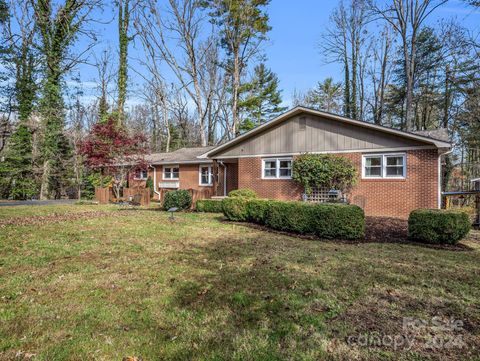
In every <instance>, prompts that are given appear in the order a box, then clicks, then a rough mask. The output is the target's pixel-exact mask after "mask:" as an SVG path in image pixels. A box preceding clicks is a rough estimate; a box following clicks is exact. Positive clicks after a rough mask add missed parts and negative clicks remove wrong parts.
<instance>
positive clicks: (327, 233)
mask: <svg viewBox="0 0 480 361" xmlns="http://www.w3.org/2000/svg"><path fill="white" fill-rule="evenodd" d="M311 221H312V225H311V227H312V229H313V233H314V234H316V235H317V236H319V237H322V238H338V239H362V238H364V237H365V213H364V212H363V209H362V208H360V207H359V206H356V205H348V204H340V203H323V204H316V205H315V206H314V207H313V209H312V213H311Z"/></svg>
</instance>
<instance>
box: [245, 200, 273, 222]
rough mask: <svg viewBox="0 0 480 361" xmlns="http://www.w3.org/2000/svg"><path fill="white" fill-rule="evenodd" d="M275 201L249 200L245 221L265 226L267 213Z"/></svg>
mask: <svg viewBox="0 0 480 361" xmlns="http://www.w3.org/2000/svg"><path fill="white" fill-rule="evenodd" d="M274 202H276V201H272V200H270V199H249V200H248V202H247V220H248V221H250V222H255V223H259V224H265V221H266V217H267V212H268V210H269V208H270V206H271V205H272V204H273V203H274Z"/></svg>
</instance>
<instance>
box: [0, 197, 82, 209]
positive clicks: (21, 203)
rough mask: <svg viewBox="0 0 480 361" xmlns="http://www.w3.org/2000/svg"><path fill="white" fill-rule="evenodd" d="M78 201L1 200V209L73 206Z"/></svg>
mask: <svg viewBox="0 0 480 361" xmlns="http://www.w3.org/2000/svg"><path fill="white" fill-rule="evenodd" d="M76 201H77V200H76V199H49V200H45V201H39V200H29V201H9V200H0V207H5V206H48V205H55V204H73V203H75V202H76Z"/></svg>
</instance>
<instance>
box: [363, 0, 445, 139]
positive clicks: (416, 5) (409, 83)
mask: <svg viewBox="0 0 480 361" xmlns="http://www.w3.org/2000/svg"><path fill="white" fill-rule="evenodd" d="M447 1H448V0H391V2H390V4H388V5H387V6H386V7H380V6H378V5H377V4H376V3H375V2H374V1H371V2H370V4H371V8H372V10H373V11H374V13H375V14H377V15H378V16H380V17H382V18H383V19H384V20H385V21H387V22H388V23H389V24H390V25H391V26H392V28H393V29H394V30H395V31H396V32H397V34H398V35H399V36H400V39H401V46H402V54H403V66H404V72H405V94H406V97H405V119H404V128H405V130H407V131H410V130H412V129H413V118H414V109H413V106H414V104H413V87H414V74H415V67H416V64H415V54H416V50H417V37H418V34H419V31H420V29H421V26H422V24H423V23H424V22H425V20H426V19H427V18H428V16H429V15H430V14H431V13H432V12H433V11H434V10H435V9H437V8H438V7H439V6H441V5H443V4H445V3H446V2H447Z"/></svg>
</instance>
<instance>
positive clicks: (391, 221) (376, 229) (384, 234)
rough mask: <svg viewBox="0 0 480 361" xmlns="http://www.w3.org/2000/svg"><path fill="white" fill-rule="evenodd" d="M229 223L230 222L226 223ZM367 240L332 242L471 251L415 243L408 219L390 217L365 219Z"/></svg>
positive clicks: (273, 231) (464, 248)
mask: <svg viewBox="0 0 480 361" xmlns="http://www.w3.org/2000/svg"><path fill="white" fill-rule="evenodd" d="M226 222H228V221H226ZM229 223H235V224H239V225H248V226H249V227H252V228H256V229H261V230H262V231H266V232H272V233H277V234H284V235H288V236H292V237H299V238H303V239H310V240H318V237H315V236H312V235H299V234H296V233H291V232H281V231H276V230H272V229H271V228H268V227H265V226H262V225H258V224H254V223H244V222H229ZM365 226H366V229H365V238H364V239H363V240H356V241H347V240H331V241H332V242H341V243H351V244H359V243H404V244H413V245H417V246H421V247H427V248H434V249H444V250H450V251H470V250H472V248H471V247H469V246H467V245H464V244H461V243H459V244H455V245H451V244H426V243H419V242H413V241H411V240H409V239H408V221H407V220H406V219H398V218H389V217H365ZM470 239H471V240H474V241H480V239H477V238H475V237H471V238H470Z"/></svg>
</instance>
